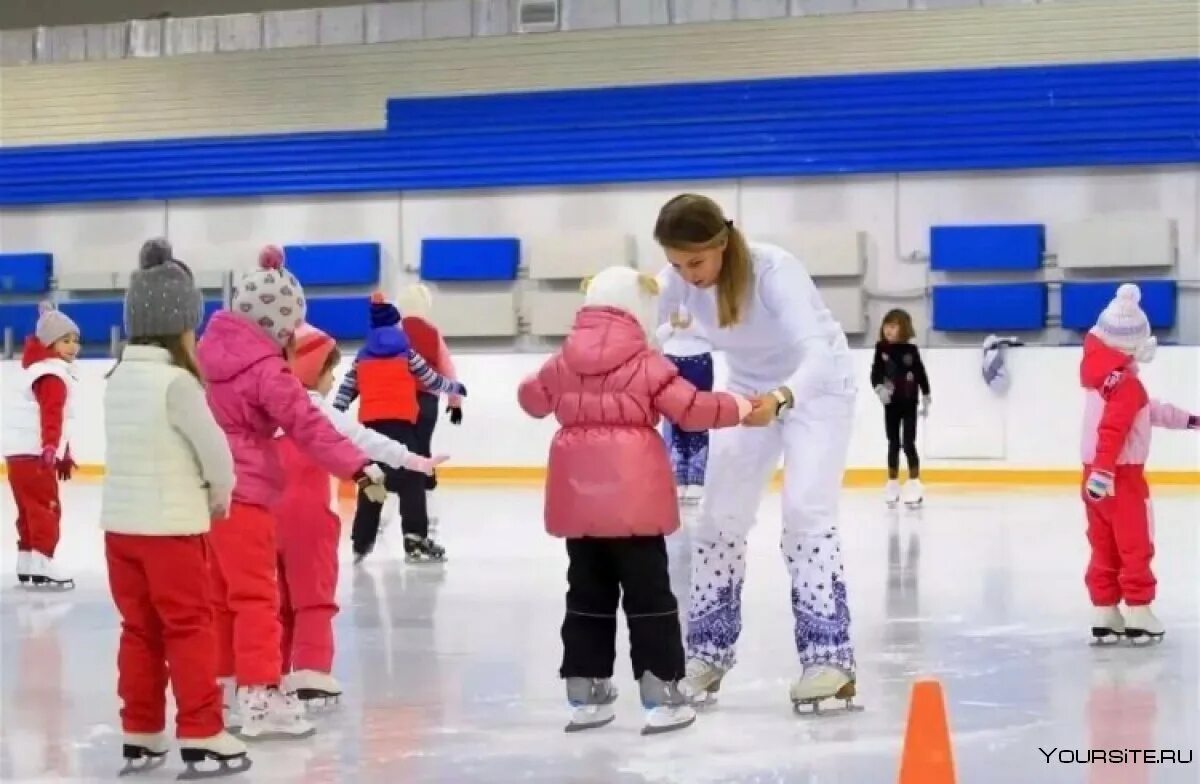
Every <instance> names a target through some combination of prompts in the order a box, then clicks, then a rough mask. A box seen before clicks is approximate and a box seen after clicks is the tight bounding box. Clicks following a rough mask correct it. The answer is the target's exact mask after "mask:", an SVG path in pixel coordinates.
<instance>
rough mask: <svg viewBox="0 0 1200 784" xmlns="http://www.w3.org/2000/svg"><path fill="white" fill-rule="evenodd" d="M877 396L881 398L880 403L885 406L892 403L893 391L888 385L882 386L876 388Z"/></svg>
mask: <svg viewBox="0 0 1200 784" xmlns="http://www.w3.org/2000/svg"><path fill="white" fill-rule="evenodd" d="M875 394H876V395H878V396H879V402H880V403H883V404H884V405H885V406H886V405H887V404H888V403H891V402H892V390H891V389H890V388H889V387H888V386H887V384H880V385H879V386H877V387H875Z"/></svg>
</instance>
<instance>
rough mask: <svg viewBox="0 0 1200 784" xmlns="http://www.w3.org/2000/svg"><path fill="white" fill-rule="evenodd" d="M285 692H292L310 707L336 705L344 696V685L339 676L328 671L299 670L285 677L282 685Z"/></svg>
mask: <svg viewBox="0 0 1200 784" xmlns="http://www.w3.org/2000/svg"><path fill="white" fill-rule="evenodd" d="M280 688H281V689H283V691H284V693H285V694H292V695H294V696H295V697H296V699H298V700H300V701H301V702H303V703H304V704H305V705H306V706H308V707H317V708H323V707H329V706H332V705H336V704H337V703H338V700H339V699H340V698H341V696H342V686H341V684H340V683H338V682H337V678H335V677H333V676H332V675H330V674H329V673H327V672H318V671H316V670H297V671H296V672H290V673H288V674H287V675H285V676H284V677H283V684H282V685H281V686H280Z"/></svg>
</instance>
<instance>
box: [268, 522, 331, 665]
mask: <svg viewBox="0 0 1200 784" xmlns="http://www.w3.org/2000/svg"><path fill="white" fill-rule="evenodd" d="M340 534H341V521H340V520H339V519H338V518H337V516H336V515H334V514H333V512H331V511H329V510H328V509H320V508H317V509H308V510H304V511H299V510H297V512H295V513H290V514H284V513H283V512H282V511H281V513H280V515H279V593H280V605H281V608H280V615H279V619H280V622H281V624H282V626H283V669H284V672H289V671H291V670H316V671H317V672H326V673H327V672H330V671H331V670H332V668H333V616H335V615H337V611H338V606H337V602H336V601H335V600H334V595H335V594H336V592H337V579H338V556H337V549H338V538H339V535H340Z"/></svg>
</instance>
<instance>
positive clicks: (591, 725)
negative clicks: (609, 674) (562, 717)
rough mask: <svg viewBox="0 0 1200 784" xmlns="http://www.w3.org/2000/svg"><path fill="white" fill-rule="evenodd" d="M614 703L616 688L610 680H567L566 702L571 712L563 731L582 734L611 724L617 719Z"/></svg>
mask: <svg viewBox="0 0 1200 784" xmlns="http://www.w3.org/2000/svg"><path fill="white" fill-rule="evenodd" d="M616 701H617V687H616V686H614V685H613V682H612V679H610V678H567V702H568V703H570V705H571V708H572V709H573V710H572V712H571V721H570V723H568V724H567V726H566V727H565V728H564V729H565V731H566V732H582V731H583V730H594V729H596V728H597V727H603V726H604V725H606V724H611V723H612V721H613V719H615V718H616V717H617V712H616V709H615V708H614V707H613V703H615V702H616Z"/></svg>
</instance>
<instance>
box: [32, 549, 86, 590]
mask: <svg viewBox="0 0 1200 784" xmlns="http://www.w3.org/2000/svg"><path fill="white" fill-rule="evenodd" d="M29 582H30V585H31V586H32V587H33V588H35V589H38V590H43V591H70V590H72V589H73V588H74V587H75V581H74V580H72V579H71V578H70V577H67V576H66V575H64V574H63V573H62V572H61V571H59V569H58V567H57V566H55V565H54V559H53V558H50V557H49V556H45V555H42V554H41V553H39V552H37V551H34V552H32V553H30V554H29Z"/></svg>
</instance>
